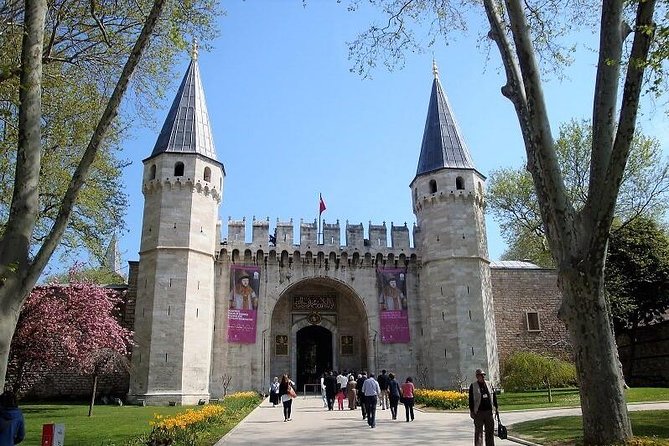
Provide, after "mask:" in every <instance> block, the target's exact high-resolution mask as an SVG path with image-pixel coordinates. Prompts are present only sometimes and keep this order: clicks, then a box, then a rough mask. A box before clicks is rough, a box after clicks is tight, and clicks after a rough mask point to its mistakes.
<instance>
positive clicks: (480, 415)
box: [469, 369, 497, 446]
mask: <svg viewBox="0 0 669 446" xmlns="http://www.w3.org/2000/svg"><path fill="white" fill-rule="evenodd" d="M475 374H476V381H474V382H473V383H471V384H470V386H469V416H470V417H472V420H474V445H475V446H483V429H484V428H485V446H494V445H495V436H494V434H495V433H494V429H495V419H494V418H493V412H492V411H493V407H494V408H495V413H497V396H496V395H495V388H494V387H493V386H492V384H491V383H490V381H486V379H485V372H484V371H483V370H481V369H476V372H475Z"/></svg>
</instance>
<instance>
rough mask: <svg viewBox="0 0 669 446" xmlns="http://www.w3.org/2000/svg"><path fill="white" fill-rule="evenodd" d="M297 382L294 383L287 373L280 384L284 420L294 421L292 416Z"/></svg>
mask: <svg viewBox="0 0 669 446" xmlns="http://www.w3.org/2000/svg"><path fill="white" fill-rule="evenodd" d="M294 386H295V383H293V382H292V381H291V380H290V379H289V378H288V375H286V374H285V373H284V374H283V375H282V376H281V383H280V384H279V397H280V398H281V402H282V403H283V421H284V422H285V421H292V418H291V417H290V415H291V412H292V408H293V398H294V397H295V387H294Z"/></svg>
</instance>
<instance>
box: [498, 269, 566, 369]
mask: <svg viewBox="0 0 669 446" xmlns="http://www.w3.org/2000/svg"><path fill="white" fill-rule="evenodd" d="M491 275H492V289H493V300H494V306H495V324H496V326H497V343H498V348H499V361H500V366H501V367H502V368H503V366H504V360H505V359H506V358H507V357H508V356H509V355H510V354H511V353H513V352H515V351H518V350H528V351H534V352H537V353H542V354H546V353H548V354H552V355H555V356H558V357H561V358H569V356H570V354H571V344H570V342H569V335H568V333H567V329H566V327H565V325H564V323H563V322H562V321H560V320H559V319H558V317H557V312H558V309H559V308H560V302H561V299H562V295H561V293H560V290H558V287H557V273H556V271H555V270H553V269H542V268H538V267H536V268H508V267H498V266H495V264H493V265H492V266H491ZM528 312H537V313H538V314H539V325H540V329H539V330H537V331H531V330H528V324H527V313H528Z"/></svg>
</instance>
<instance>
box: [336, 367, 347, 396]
mask: <svg viewBox="0 0 669 446" xmlns="http://www.w3.org/2000/svg"><path fill="white" fill-rule="evenodd" d="M347 385H348V378H347V377H346V372H345V371H344V372H339V375H337V401H339V393H342V394H343V396H342V398H346V386H347Z"/></svg>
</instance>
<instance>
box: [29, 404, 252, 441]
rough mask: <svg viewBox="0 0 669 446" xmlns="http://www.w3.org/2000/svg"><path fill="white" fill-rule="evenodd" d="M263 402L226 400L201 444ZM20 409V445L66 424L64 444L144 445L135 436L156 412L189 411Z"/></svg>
mask: <svg viewBox="0 0 669 446" xmlns="http://www.w3.org/2000/svg"><path fill="white" fill-rule="evenodd" d="M259 401H260V397H258V399H257V401H254V402H251V404H249V403H248V402H244V401H239V400H235V399H229V401H228V399H226V400H225V401H224V402H223V405H224V406H225V407H226V412H225V419H224V421H223V422H222V423H218V424H216V425H214V426H212V428H211V429H209V430H208V431H207V432H206V433H205V434H204V435H203V436H202V437H201V438H200V443H199V445H202V446H208V445H211V444H214V443H215V442H216V441H217V440H218V439H219V438H221V437H222V436H223V435H225V434H226V433H227V432H228V431H230V429H232V428H233V427H234V426H236V425H237V423H239V421H241V420H242V419H243V418H244V417H246V415H248V414H249V413H250V412H251V411H252V410H253V409H254V408H255V407H256V405H257V403H258V402H259ZM21 410H22V411H23V414H24V416H25V421H26V438H25V440H24V442H23V443H21V445H22V446H23V445H25V446H40V444H41V438H42V425H43V424H48V423H58V424H64V425H65V444H67V445H88V446H112V445H114V446H120V445H130V444H141V443H137V442H133V441H132V440H133V439H134V438H137V437H140V436H142V435H147V434H148V433H149V432H150V431H151V426H150V425H149V422H150V421H152V420H153V419H154V416H155V415H156V414H160V415H163V416H171V415H175V414H177V413H180V412H184V411H185V410H186V408H185V407H163V406H152V407H139V406H123V407H118V406H95V408H94V409H93V416H92V417H90V418H89V417H88V416H87V415H88V405H86V404H23V405H21Z"/></svg>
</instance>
